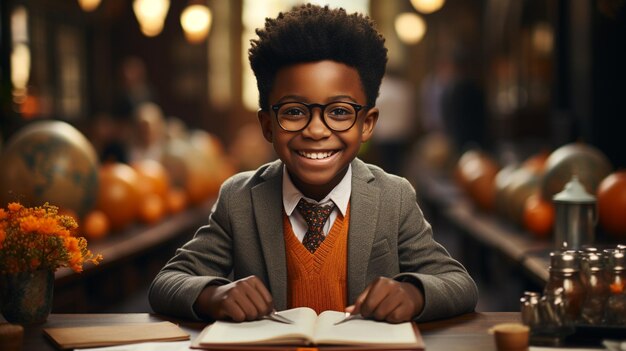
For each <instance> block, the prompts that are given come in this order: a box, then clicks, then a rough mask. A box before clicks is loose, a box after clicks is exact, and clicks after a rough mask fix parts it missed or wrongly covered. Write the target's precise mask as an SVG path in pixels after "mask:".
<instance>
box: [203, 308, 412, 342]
mask: <svg viewBox="0 0 626 351" xmlns="http://www.w3.org/2000/svg"><path fill="white" fill-rule="evenodd" d="M279 313H280V314H281V315H283V316H285V317H287V318H289V319H291V320H293V321H295V322H296V323H295V324H284V323H280V322H275V321H272V320H267V319H263V320H258V321H251V322H242V323H235V322H227V321H217V322H215V323H213V324H211V325H209V326H207V327H206V328H205V329H204V330H203V331H202V332H201V333H200V335H198V337H197V338H196V340H195V341H194V342H193V343H192V345H191V347H193V348H203V349H210V350H245V349H255V350H262V349H268V350H269V349H274V350H275V349H276V346H292V347H296V346H311V345H314V346H323V348H324V349H325V350H372V349H385V350H422V349H424V342H423V340H422V338H421V336H420V334H419V331H418V330H417V328H416V327H415V325H414V324H413V323H411V322H406V323H400V324H389V323H386V322H377V321H373V320H366V319H353V320H350V321H348V322H345V323H341V324H338V325H334V323H335V322H337V321H340V320H342V319H343V318H344V317H345V313H343V312H337V311H325V312H322V313H321V314H320V315H319V316H318V315H317V314H316V313H315V311H314V310H312V309H310V308H307V307H299V308H293V309H290V310H286V311H282V312H279Z"/></svg>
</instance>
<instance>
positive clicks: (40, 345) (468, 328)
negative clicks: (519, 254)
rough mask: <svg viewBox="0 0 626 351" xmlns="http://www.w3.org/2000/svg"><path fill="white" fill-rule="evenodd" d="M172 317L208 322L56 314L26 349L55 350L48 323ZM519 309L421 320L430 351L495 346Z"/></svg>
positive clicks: (482, 350)
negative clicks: (499, 327)
mask: <svg viewBox="0 0 626 351" xmlns="http://www.w3.org/2000/svg"><path fill="white" fill-rule="evenodd" d="M163 320H169V321H172V322H174V323H177V324H179V325H180V327H181V328H182V329H184V330H185V331H186V332H188V333H189V334H190V335H191V338H192V340H193V339H194V338H195V337H196V336H197V335H198V333H199V332H200V331H201V330H202V328H203V327H204V326H205V325H206V324H204V323H190V322H184V321H180V320H173V319H169V318H164V317H160V316H157V315H153V314H147V313H136V314H135V313H132V314H52V315H50V316H49V317H48V321H47V322H46V323H44V324H43V325H38V326H31V327H27V328H25V335H24V346H23V351H52V350H56V348H55V347H54V345H53V344H52V343H51V342H50V341H49V340H48V339H47V338H46V337H45V336H44V334H43V332H42V329H43V328H46V327H70V326H97V325H111V324H125V323H147V322H160V321H163ZM519 321H520V316H519V313H516V312H487V313H469V314H465V315H462V316H458V317H455V318H451V319H446V320H441V321H435V322H428V323H420V324H419V325H418V326H419V329H420V331H421V333H422V336H423V338H424V342H425V343H426V350H427V351H439V350H440V351H449V350H468V351H472V350H476V351H489V350H495V349H496V348H495V344H494V341H493V336H491V335H489V334H488V333H487V330H488V329H489V328H490V327H492V326H493V325H495V324H498V323H507V322H519Z"/></svg>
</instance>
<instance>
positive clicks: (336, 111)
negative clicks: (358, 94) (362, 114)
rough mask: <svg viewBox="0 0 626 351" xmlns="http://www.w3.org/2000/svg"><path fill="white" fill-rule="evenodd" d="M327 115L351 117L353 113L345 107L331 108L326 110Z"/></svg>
mask: <svg viewBox="0 0 626 351" xmlns="http://www.w3.org/2000/svg"><path fill="white" fill-rule="evenodd" d="M328 114H329V115H331V116H345V115H352V114H354V112H353V111H351V110H349V109H347V108H345V107H332V108H329V109H328Z"/></svg>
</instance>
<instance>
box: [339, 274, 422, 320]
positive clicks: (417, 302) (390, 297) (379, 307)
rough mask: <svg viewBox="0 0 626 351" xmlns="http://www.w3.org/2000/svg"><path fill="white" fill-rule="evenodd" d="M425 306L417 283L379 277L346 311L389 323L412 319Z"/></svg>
mask: <svg viewBox="0 0 626 351" xmlns="http://www.w3.org/2000/svg"><path fill="white" fill-rule="evenodd" d="M423 308H424V296H423V294H422V292H421V291H420V289H418V288H417V287H416V286H415V285H413V284H411V283H406V282H399V281H395V280H393V279H390V278H385V277H378V278H376V280H374V281H373V282H372V283H371V284H370V285H369V286H368V287H367V288H365V290H364V291H363V292H362V293H361V294H360V295H359V297H357V299H356V302H355V303H354V305H353V306H348V307H347V308H346V312H350V313H352V314H355V313H361V315H362V316H363V317H364V318H372V319H375V320H379V321H386V322H389V323H401V322H406V321H410V320H412V319H413V317H415V316H417V315H418V314H419V313H420V312H422V309H423Z"/></svg>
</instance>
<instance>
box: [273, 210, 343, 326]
mask: <svg viewBox="0 0 626 351" xmlns="http://www.w3.org/2000/svg"><path fill="white" fill-rule="evenodd" d="M349 223H350V205H348V209H347V211H346V216H345V217H343V218H342V217H341V215H339V216H337V219H335V223H333V226H332V228H331V229H330V232H329V233H328V235H327V236H326V239H324V241H323V242H322V244H321V245H320V247H319V248H317V250H315V253H313V254H312V253H310V252H309V251H308V250H307V249H306V248H305V247H304V245H302V243H301V242H300V241H298V238H296V235H295V234H294V233H293V229H292V228H291V223H290V222H289V217H287V215H286V214H285V215H284V216H283V229H284V230H283V232H284V233H285V234H284V235H285V248H286V251H287V252H286V254H287V280H288V287H287V296H288V305H289V308H294V307H302V306H306V307H310V308H312V309H314V310H315V312H317V313H318V314H319V313H321V312H323V311H326V310H335V311H341V312H343V310H344V309H345V307H346V303H347V294H348V293H347V285H346V275H347V274H346V271H347V268H346V261H347V257H348V256H347V252H348V250H347V248H348V227H349Z"/></svg>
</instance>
